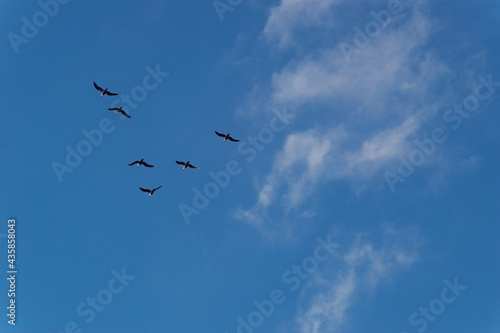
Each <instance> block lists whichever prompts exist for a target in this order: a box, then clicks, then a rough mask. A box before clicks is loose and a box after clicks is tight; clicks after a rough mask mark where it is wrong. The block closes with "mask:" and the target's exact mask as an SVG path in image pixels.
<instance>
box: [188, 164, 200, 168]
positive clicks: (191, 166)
mask: <svg viewBox="0 0 500 333" xmlns="http://www.w3.org/2000/svg"><path fill="white" fill-rule="evenodd" d="M188 167H190V168H191V169H198V167H195V166H194V165H192V164H188Z"/></svg>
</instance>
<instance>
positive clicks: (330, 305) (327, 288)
mask: <svg viewBox="0 0 500 333" xmlns="http://www.w3.org/2000/svg"><path fill="white" fill-rule="evenodd" d="M366 238H367V235H364V236H361V235H360V236H358V237H357V239H356V240H355V241H354V243H353V244H352V245H351V248H350V249H349V251H348V252H347V253H346V254H345V255H344V256H343V257H342V260H341V264H342V265H343V266H342V267H341V269H340V270H339V271H336V272H334V273H333V274H334V275H335V276H336V278H334V279H330V278H322V277H317V278H315V279H312V280H311V282H310V283H309V285H308V286H307V287H306V289H307V290H318V288H319V291H316V292H315V293H313V295H309V294H308V293H306V292H304V293H303V300H302V302H303V303H304V304H306V305H305V306H303V307H302V309H300V310H299V311H298V313H297V316H296V322H297V323H298V324H299V328H300V329H299V331H300V332H304V333H323V332H325V333H326V332H338V331H339V330H340V329H341V328H342V326H343V325H345V324H346V323H347V321H348V318H349V310H350V309H351V308H353V306H354V305H355V303H356V302H360V301H362V299H363V296H365V295H366V294H368V293H371V292H372V291H374V290H376V289H377V288H378V287H379V286H380V284H381V283H382V282H385V283H387V282H388V281H391V280H392V279H393V277H394V276H395V274H396V273H397V272H398V270H400V269H402V268H409V267H410V266H411V265H412V264H414V263H415V262H416V261H417V260H418V256H417V250H418V248H419V246H420V240H419V236H418V232H416V231H415V230H413V229H411V228H410V229H408V230H399V231H395V230H394V229H391V228H390V227H388V226H384V230H383V234H382V237H381V241H380V242H378V243H377V244H375V243H373V242H370V241H367V240H366ZM329 281H332V282H329Z"/></svg>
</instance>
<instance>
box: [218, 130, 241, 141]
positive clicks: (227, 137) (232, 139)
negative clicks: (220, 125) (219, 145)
mask: <svg viewBox="0 0 500 333" xmlns="http://www.w3.org/2000/svg"><path fill="white" fill-rule="evenodd" d="M215 134H217V135H218V136H220V137H223V138H224V141H226V140H229V141H233V142H240V140H236V139H234V138H232V137H230V136H229V134H230V133H227V135H226V134H222V133H219V132H217V131H215Z"/></svg>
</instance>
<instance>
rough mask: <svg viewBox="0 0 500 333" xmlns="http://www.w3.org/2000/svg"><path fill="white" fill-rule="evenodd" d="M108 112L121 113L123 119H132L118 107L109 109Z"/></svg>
mask: <svg viewBox="0 0 500 333" xmlns="http://www.w3.org/2000/svg"><path fill="white" fill-rule="evenodd" d="M108 110H110V111H116V113H117V114H118V112H120V113H122V114H123V115H124V116H125V117H127V118H132V117H131V116H129V115H128V114H127V113H126V112H125V111H123V109H122V107H121V106H120V107H119V108H109V109H108Z"/></svg>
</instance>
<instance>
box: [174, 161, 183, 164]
mask: <svg viewBox="0 0 500 333" xmlns="http://www.w3.org/2000/svg"><path fill="white" fill-rule="evenodd" d="M175 163H177V164H180V165H184V164H186V163H184V162H179V161H175Z"/></svg>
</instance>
